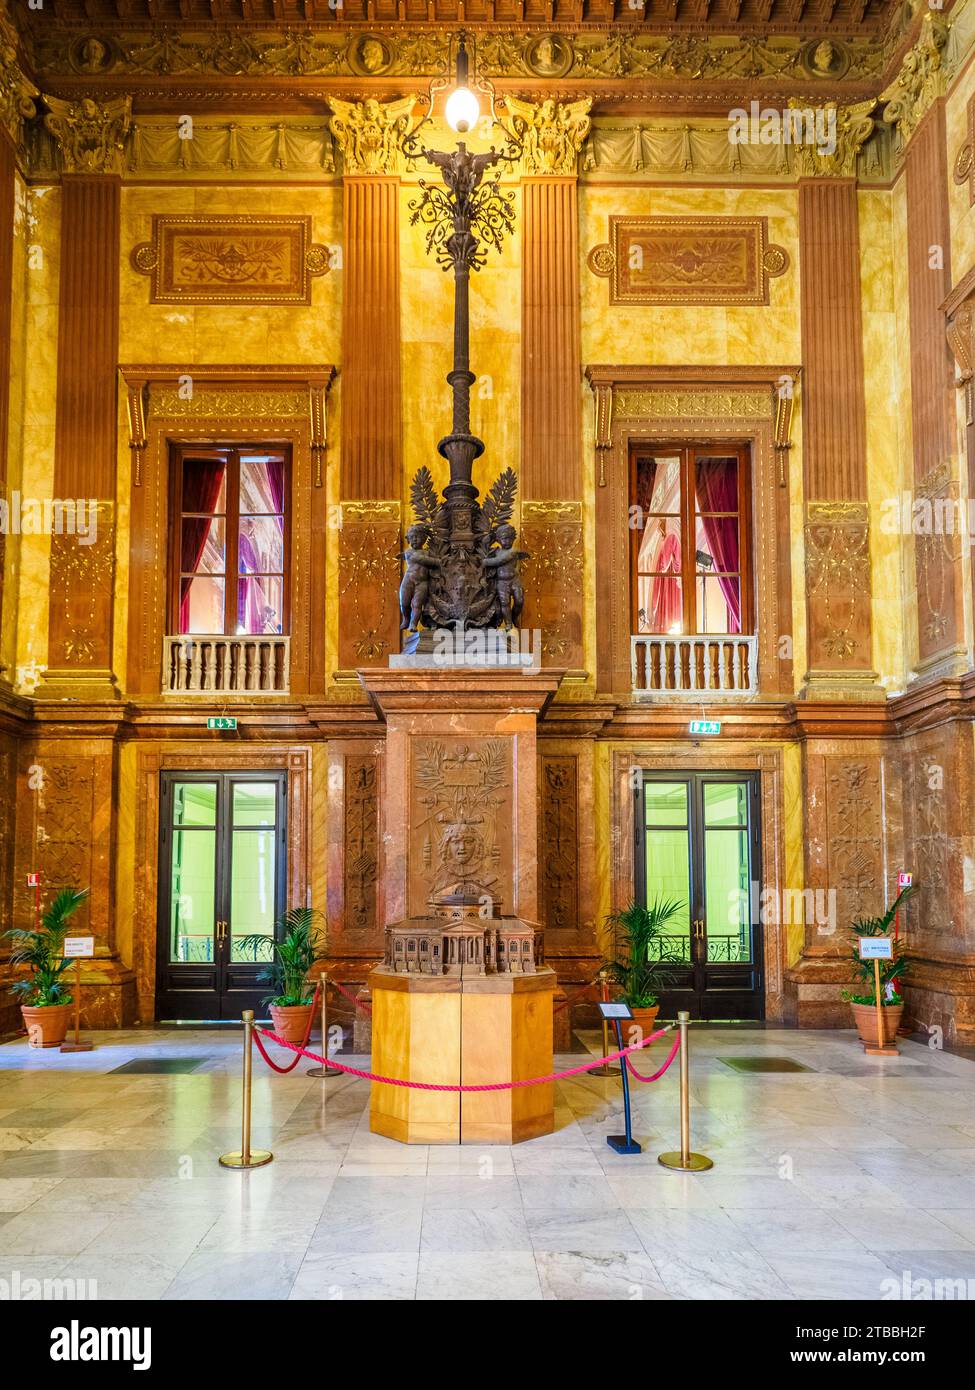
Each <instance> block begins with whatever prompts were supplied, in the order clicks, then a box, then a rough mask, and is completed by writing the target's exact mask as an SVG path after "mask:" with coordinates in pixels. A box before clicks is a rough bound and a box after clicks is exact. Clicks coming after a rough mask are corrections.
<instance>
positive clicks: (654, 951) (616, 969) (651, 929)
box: [608, 897, 684, 1039]
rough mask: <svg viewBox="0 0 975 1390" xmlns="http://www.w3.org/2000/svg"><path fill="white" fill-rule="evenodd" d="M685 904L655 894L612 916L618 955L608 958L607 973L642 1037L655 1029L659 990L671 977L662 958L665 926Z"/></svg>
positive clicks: (614, 941) (616, 953)
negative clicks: (617, 985)
mask: <svg viewBox="0 0 975 1390" xmlns="http://www.w3.org/2000/svg"><path fill="white" fill-rule="evenodd" d="M683 905H684V904H683V903H682V902H680V901H679V900H678V899H676V898H660V897H656V898H654V899H653V901H652V902H650V903H648V904H647V905H646V906H644V905H643V904H642V903H630V905H629V907H624V908H623V909H622V910H621V911H619V912H614V913H613V914H612V916H611V917H610V918H609V922H610V925H611V926H612V930H613V955H614V957H615V959H613V960H611V961H609V962H608V967H609V971H608V973H609V974H610V975H611V976H612V977H613V978H614V979H615V980H616V982H617V983H618V984H619V986H620V987H621V990H622V995H623V998H624V1000H625V1001H626V1003H627V1004H629V1006H630V1008H631V1009H632V1011H633V1018H634V1021H635V1022H636V1025H637V1027H638V1028H639V1029H640V1036H641V1039H642V1038H643V1037H645V1036H646V1035H647V1033H649V1032H651V1031H652V1029H653V1025H654V1020H655V1019H656V1017H657V1014H658V1012H659V1009H660V1004H659V991H660V990H661V989H663V988H665V987H666V985H667V981H668V978H669V976H668V972H667V971H666V970H665V969H664V968H663V966H662V965H661V961H660V957H661V938H662V937H663V936H664V935H665V932H664V927H665V926H666V924H667V923H668V922H669V921H670V919H671V918H672V917H674V916H676V914H677V913H678V912H680V910H681V908H682V907H683Z"/></svg>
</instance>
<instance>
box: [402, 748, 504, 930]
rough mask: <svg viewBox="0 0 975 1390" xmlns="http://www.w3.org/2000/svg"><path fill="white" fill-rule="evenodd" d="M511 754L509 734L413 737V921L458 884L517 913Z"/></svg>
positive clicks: (410, 903)
mask: <svg viewBox="0 0 975 1390" xmlns="http://www.w3.org/2000/svg"><path fill="white" fill-rule="evenodd" d="M513 754H514V744H513V740H512V739H511V738H507V737H495V738H486V739H478V740H476V741H474V742H471V741H470V740H469V739H463V738H443V739H421V738H417V739H413V740H411V743H410V749H409V757H410V773H409V787H410V802H411V805H410V811H409V822H408V823H409V836H410V838H409V886H408V899H407V900H408V903H409V913H410V916H413V917H422V916H424V915H425V914H426V913H427V911H428V906H427V905H428V903H429V901H430V898H431V897H432V896H433V895H434V894H435V893H444V892H450V891H451V890H452V889H453V888H454V887H455V886H456V885H457V884H460V883H464V884H469V885H472V886H473V889H474V891H475V892H476V893H478V894H479V895H480V894H481V893H483V894H485V896H489V897H493V898H495V899H496V900H498V901H499V903H500V905H501V910H502V911H504V912H511V911H512V910H513V907H512V905H513V904H514V902H515V900H516V899H515V892H514V882H513V873H514V862H515V846H514V843H513V840H514V826H513V817H512V813H511V810H510V807H511V800H512V797H513V795H514V768H513Z"/></svg>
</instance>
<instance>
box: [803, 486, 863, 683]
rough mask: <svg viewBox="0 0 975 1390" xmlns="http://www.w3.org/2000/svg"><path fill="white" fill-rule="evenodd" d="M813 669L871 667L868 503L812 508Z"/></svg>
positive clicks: (809, 546) (810, 600) (809, 514)
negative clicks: (869, 665)
mask: <svg viewBox="0 0 975 1390" xmlns="http://www.w3.org/2000/svg"><path fill="white" fill-rule="evenodd" d="M806 598H807V611H808V614H809V632H808V642H809V666H810V667H811V668H814V669H817V670H843V669H844V668H846V667H850V668H854V669H862V668H863V667H864V665H865V664H869V661H870V533H869V522H868V509H867V504H866V503H865V502H810V503H809V504H808V506H807V508H806Z"/></svg>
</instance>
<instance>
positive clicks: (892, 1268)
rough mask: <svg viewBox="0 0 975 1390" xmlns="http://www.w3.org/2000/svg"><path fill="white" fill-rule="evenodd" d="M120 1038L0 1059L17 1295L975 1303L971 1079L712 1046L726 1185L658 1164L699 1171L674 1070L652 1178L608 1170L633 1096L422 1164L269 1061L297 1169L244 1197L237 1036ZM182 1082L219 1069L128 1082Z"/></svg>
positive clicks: (270, 1121)
mask: <svg viewBox="0 0 975 1390" xmlns="http://www.w3.org/2000/svg"><path fill="white" fill-rule="evenodd" d="M94 1037H95V1040H96V1042H97V1047H96V1049H95V1050H94V1051H93V1052H90V1053H77V1054H74V1055H61V1054H60V1053H58V1052H31V1051H30V1050H29V1049H28V1048H27V1046H26V1044H25V1043H23V1042H11V1043H7V1044H5V1045H3V1046H0V1279H7V1280H12V1279H15V1278H16V1279H19V1280H20V1281H21V1282H22V1281H23V1280H26V1279H29V1278H35V1279H42V1280H43V1279H45V1278H50V1279H62V1280H63V1279H69V1278H71V1279H75V1280H82V1279H83V1280H86V1281H94V1290H92V1289H91V1288H90V1287H89V1292H92V1291H94V1292H96V1296H97V1297H99V1298H103V1299H112V1298H120V1297H124V1298H132V1297H137V1298H144V1299H158V1298H165V1299H262V1298H270V1299H289V1298H290V1299H337V1298H353V1299H480V1298H492V1299H497V1298H505V1299H512V1300H513V1299H580V1298H581V1299H602V1298H609V1299H634V1298H647V1299H804V1298H830V1299H841V1300H847V1299H878V1298H881V1299H883V1298H891V1299H892V1298H896V1297H901V1296H914V1297H917V1295H918V1292H919V1291H920V1292H921V1293H922V1294H923V1293H924V1291H926V1290H931V1292H932V1293H933V1294H934V1296H936V1297H937V1296H939V1293H940V1296H946V1295H947V1294H949V1293H950V1295H951V1296H953V1297H956V1298H957V1297H959V1296H962V1297H964V1296H967V1297H969V1298H975V1061H973V1060H971V1059H970V1058H968V1057H962V1056H954V1055H950V1054H947V1053H943V1052H935V1051H930V1050H928V1048H926V1047H924V1046H922V1045H920V1044H919V1043H917V1042H905V1043H904V1044H903V1054H902V1056H901V1057H900V1058H868V1057H865V1056H864V1054H863V1052H862V1050H861V1048H860V1046H859V1044H858V1043H857V1041H856V1039H855V1037H854V1035H853V1034H852V1033H849V1032H838V1033H823V1032H806V1033H799V1032H794V1031H787V1030H781V1029H772V1028H765V1029H754V1030H745V1029H741V1028H735V1029H727V1030H723V1029H720V1028H707V1027H700V1028H695V1029H694V1030H693V1032H692V1068H691V1074H692V1097H693V1115H692V1126H693V1143H694V1146H695V1147H696V1148H697V1149H699V1150H700V1151H702V1152H704V1153H707V1154H709V1155H710V1156H711V1157H712V1158H713V1159H714V1164H715V1166H714V1168H713V1170H711V1171H710V1172H708V1173H703V1174H695V1175H690V1174H680V1173H674V1172H668V1171H667V1170H665V1169H664V1168H662V1167H661V1166H660V1165H659V1164H658V1163H657V1155H658V1154H659V1153H660V1152H662V1151H664V1150H667V1149H673V1148H675V1147H676V1146H677V1068H676V1067H674V1068H672V1069H671V1071H670V1072H668V1073H667V1075H666V1076H665V1077H664V1079H663V1080H662V1081H660V1082H658V1083H656V1084H654V1085H652V1086H639V1085H637V1086H635V1088H634V1089H635V1093H636V1094H635V1119H634V1128H635V1131H636V1135H637V1138H638V1139H639V1140H640V1141H641V1143H642V1144H643V1145H644V1153H643V1154H642V1155H640V1156H634V1157H624V1156H621V1155H618V1154H616V1153H614V1152H613V1151H612V1150H610V1149H609V1147H608V1146H607V1144H606V1135H607V1134H612V1133H616V1132H619V1130H620V1128H621V1120H620V1090H619V1082H618V1079H617V1080H613V1079H605V1080H604V1079H601V1078H598V1077H595V1076H588V1077H585V1076H583V1077H576V1078H573V1079H572V1080H568V1081H565V1082H562V1083H560V1084H559V1085H558V1086H557V1088H556V1104H557V1112H556V1131H555V1133H554V1134H552V1135H550V1136H548V1137H546V1138H543V1139H538V1140H534V1141H531V1142H529V1143H525V1144H521V1145H518V1146H516V1147H515V1148H513V1149H509V1148H505V1147H490V1146H484V1147H482V1146H472V1147H449V1148H447V1147H431V1148H418V1147H405V1146H403V1145H400V1144H397V1143H395V1142H393V1141H391V1140H386V1139H382V1138H379V1137H378V1136H375V1135H372V1134H370V1133H369V1122H368V1098H369V1090H368V1085H367V1083H365V1082H363V1081H358V1080H354V1079H351V1078H345V1077H343V1078H342V1079H341V1080H328V1081H325V1082H323V1081H320V1080H315V1079H312V1078H309V1077H307V1076H305V1075H304V1065H305V1064H304V1063H302V1064H301V1066H300V1067H299V1069H298V1071H297V1072H296V1073H293V1074H292V1075H291V1076H288V1077H277V1076H271V1075H270V1074H269V1073H268V1071H267V1068H266V1067H265V1066H264V1064H263V1063H262V1062H261V1061H260V1060H259V1059H258V1060H256V1062H255V1086H254V1136H253V1143H254V1145H255V1147H264V1148H269V1149H272V1150H273V1152H274V1162H273V1163H272V1164H270V1165H269V1166H268V1167H266V1168H262V1169H257V1170H254V1171H252V1172H250V1173H238V1172H232V1171H229V1170H225V1169H222V1168H220V1167H219V1166H218V1164H217V1157H218V1155H219V1154H221V1153H223V1152H225V1151H227V1150H230V1149H234V1148H238V1147H239V1140H240V1128H239V1126H240V1081H239V1073H240V1039H239V1036H238V1035H236V1034H235V1033H234V1032H228V1031H226V1030H215V1031H212V1032H211V1031H206V1030H188V1029H138V1030H131V1031H127V1032H117V1033H98V1034H95V1035H94ZM584 1040H585V1041H586V1042H587V1043H588V1044H589V1046H590V1047H593V1048H594V1047H595V1046H596V1042H597V1039H596V1036H595V1035H588V1036H586V1037H585V1039H584ZM660 1046H661V1045H660V1044H656V1045H655V1047H654V1049H653V1051H654V1052H656V1050H657V1048H659V1047H660ZM733 1057H753V1058H763V1057H764V1058H782V1057H788V1058H791V1059H793V1060H794V1061H796V1062H798V1063H801V1064H802V1066H804V1067H806V1068H808V1069H809V1070H805V1071H796V1072H792V1071H789V1072H777V1071H776V1072H742V1071H738V1070H734V1069H732V1067H730V1066H728V1065H727V1064H726V1061H725V1060H724V1059H726V1058H733ZM166 1058H182V1059H198V1060H199V1065H198V1066H197V1067H196V1068H195V1070H193V1071H192V1072H189V1073H183V1074H180V1073H173V1072H163V1073H156V1074H138V1073H133V1072H131V1071H130V1072H124V1071H123V1072H119V1070H118V1068H119V1067H121V1066H123V1065H124V1064H125V1063H126V1062H129V1061H134V1060H146V1059H158V1060H163V1059H166ZM345 1060H347V1059H346V1058H344V1057H343V1061H345ZM364 1060H365V1059H362V1061H364ZM362 1061H360V1060H358V1059H357V1060H356V1061H354V1062H353V1065H361V1064H362ZM577 1061H578V1057H577V1056H576V1057H572V1058H566V1064H567V1065H572V1064H573V1063H575V1062H577ZM939 1280H940V1281H945V1282H943V1283H941V1284H939V1283H938V1281H939Z"/></svg>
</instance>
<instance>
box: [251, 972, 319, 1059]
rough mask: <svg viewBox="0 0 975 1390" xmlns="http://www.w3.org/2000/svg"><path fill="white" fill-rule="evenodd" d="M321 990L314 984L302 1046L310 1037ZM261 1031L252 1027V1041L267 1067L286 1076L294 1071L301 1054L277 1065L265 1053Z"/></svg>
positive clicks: (270, 1034)
mask: <svg viewBox="0 0 975 1390" xmlns="http://www.w3.org/2000/svg"><path fill="white" fill-rule="evenodd" d="M321 992H322V987H321V985H320V984H319V985H316V986H315V997H314V999H313V1000H312V1001H311V1013H310V1014H309V1015H308V1027H307V1028H306V1029H305V1040H304V1042H303V1043H302V1044H301V1046H302V1048H306V1047H307V1046H308V1039H309V1038H310V1037H311V1026H312V1024H313V1023H314V1021H315V1006H316V1004H317V1003H318V997H319V995H320V994H321ZM263 1032H264V1029H263V1028H255V1029H254V1041H255V1042H256V1043H257V1050H258V1052H259V1053H260V1054H261V1056H262V1057H263V1058H264V1060H265V1062H267V1064H268V1066H269V1067H271V1068H272V1069H273V1070H274V1071H276V1072H278V1073H279V1074H280V1075H281V1076H287V1074H288V1072H289V1071H294V1069H295V1067H296V1066H297V1065H298V1063H299V1062H300V1061H301V1054H300V1053H299V1055H298V1056H297V1057H296V1058H295V1059H294V1061H293V1062H289V1063H288V1065H287V1066H286V1067H279V1066H278V1064H277V1062H272V1061H271V1059H270V1057H269V1056H268V1055H267V1053H266V1051H265V1050H264V1044H263V1043H262V1042H261V1039H260V1037H259V1036H258V1035H259V1034H260V1033H263ZM267 1036H268V1037H275V1035H274V1034H273V1033H268V1034H267ZM275 1041H280V1039H278V1038H275ZM325 1045H326V1040H325V1039H324V1038H323V1039H322V1046H323V1047H325Z"/></svg>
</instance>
